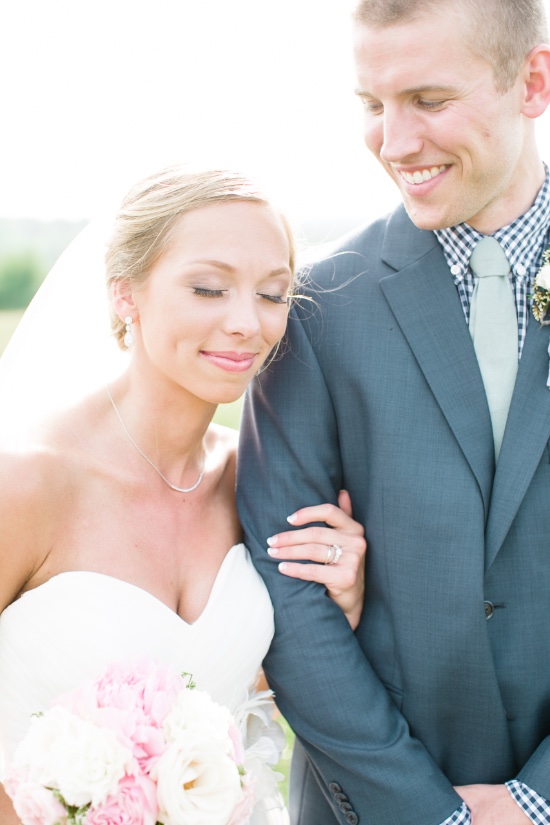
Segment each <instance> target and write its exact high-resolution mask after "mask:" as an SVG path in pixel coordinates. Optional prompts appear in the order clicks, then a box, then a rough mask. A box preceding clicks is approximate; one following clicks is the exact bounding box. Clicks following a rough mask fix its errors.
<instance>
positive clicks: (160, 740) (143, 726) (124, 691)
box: [58, 660, 185, 773]
mask: <svg viewBox="0 0 550 825" xmlns="http://www.w3.org/2000/svg"><path fill="white" fill-rule="evenodd" d="M184 687H185V682H184V680H183V679H182V677H181V676H178V675H177V674H175V673H174V672H173V671H172V670H171V669H170V668H168V667H165V666H164V665H159V664H156V663H154V662H151V661H148V660H141V661H139V662H137V663H133V664H130V665H129V664H125V665H120V664H115V665H111V667H109V668H108V669H107V670H106V671H105V672H104V673H103V674H102V675H101V676H100V677H99V678H98V679H96V680H95V682H93V683H91V684H90V683H88V684H87V685H85V686H83V687H81V688H78V689H77V690H74V691H71V692H70V693H67V694H65V695H64V696H63V697H61V698H60V700H59V702H58V703H59V704H62V705H63V706H64V707H66V708H68V709H69V710H72V711H73V712H74V713H76V714H77V715H79V716H81V717H84V718H87V719H89V720H90V721H92V722H94V723H95V724H97V725H99V726H100V727H106V728H110V729H111V730H113V731H115V733H116V735H117V737H118V739H119V740H120V742H122V744H124V745H125V746H126V747H128V748H130V749H131V750H132V752H133V754H134V756H135V758H136V759H137V761H138V764H139V766H140V769H141V770H142V771H144V772H145V773H149V771H150V770H151V767H152V765H153V764H154V762H155V761H156V760H157V759H158V757H159V756H160V755H161V754H162V753H163V751H164V748H165V738H164V732H163V730H162V723H163V722H164V719H165V717H166V716H167V714H168V712H169V711H170V709H171V708H172V706H173V704H174V702H175V699H176V696H177V695H178V693H179V692H180V691H181V690H182V689H183V688H184Z"/></svg>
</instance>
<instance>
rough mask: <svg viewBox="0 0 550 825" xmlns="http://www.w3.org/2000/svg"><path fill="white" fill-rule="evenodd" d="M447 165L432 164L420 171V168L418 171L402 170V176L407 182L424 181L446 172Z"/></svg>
mask: <svg viewBox="0 0 550 825" xmlns="http://www.w3.org/2000/svg"><path fill="white" fill-rule="evenodd" d="M445 169H446V167H445V166H444V165H443V166H432V167H431V168H430V169H423V170H422V171H420V170H419V169H418V170H417V171H416V172H413V173H411V172H401V173H400V174H401V177H402V178H403V180H405V181H406V182H407V183H412V184H416V183H424V182H425V181H427V180H431V179H432V178H436V177H437V176H438V175H440V174H441V172H444V171H445Z"/></svg>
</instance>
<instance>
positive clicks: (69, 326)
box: [0, 221, 128, 449]
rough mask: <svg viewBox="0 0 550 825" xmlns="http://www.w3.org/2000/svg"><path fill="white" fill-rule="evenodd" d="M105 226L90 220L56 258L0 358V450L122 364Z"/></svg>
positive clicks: (19, 443)
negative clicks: (114, 327) (109, 284)
mask: <svg viewBox="0 0 550 825" xmlns="http://www.w3.org/2000/svg"><path fill="white" fill-rule="evenodd" d="M110 228H111V224H110V223H108V222H106V221H94V222H92V223H91V224H90V225H89V226H87V227H86V228H85V229H84V230H83V231H82V232H81V233H80V234H79V235H78V237H77V238H76V239H75V240H74V241H73V242H72V243H71V244H70V246H69V247H68V248H67V249H66V250H65V252H64V253H63V254H62V255H61V257H60V258H59V260H58V261H57V263H56V264H55V266H54V267H53V269H52V270H51V271H50V273H49V274H48V276H47V277H46V280H45V281H44V283H43V284H42V286H41V287H40V289H39V290H38V292H37V294H36V296H35V297H34V298H33V300H32V302H31V303H30V305H29V307H28V309H27V311H26V312H25V314H24V316H23V318H22V319H21V322H20V324H19V326H18V327H17V329H16V331H15V332H14V334H13V336H12V339H11V340H10V342H9V344H8V346H7V347H6V350H5V352H4V354H3V355H2V357H1V358H0V447H1V448H2V449H21V448H22V447H24V446H25V443H26V442H27V439H28V437H29V432H30V431H31V430H32V429H33V428H34V427H35V426H36V424H38V423H39V422H40V421H43V420H44V419H45V418H46V417H48V416H50V415H51V414H52V413H53V412H55V411H56V410H60V409H62V408H65V407H68V406H70V405H72V404H73V403H75V402H76V401H78V400H79V399H81V398H83V397H84V396H85V395H87V394H88V393H90V392H92V391H93V390H94V389H96V388H98V387H100V386H101V385H104V384H105V383H107V382H108V381H110V380H112V379H113V378H114V377H115V376H116V375H118V374H119V373H120V372H122V370H123V369H124V367H125V366H126V364H127V363H128V355H127V354H126V353H123V352H122V351H121V350H120V349H119V347H118V345H117V343H116V341H115V339H114V338H113V336H112V334H111V329H110V318H109V303H108V298H107V289H106V286H105V264H104V253H105V246H106V242H107V239H108V237H109V231H110Z"/></svg>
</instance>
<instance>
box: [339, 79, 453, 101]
mask: <svg viewBox="0 0 550 825" xmlns="http://www.w3.org/2000/svg"><path fill="white" fill-rule="evenodd" d="M425 92H446V93H448V94H456V89H455V88H454V86H444V85H442V84H439V83H434V84H431V85H427V86H411V87H410V88H409V89H403V90H402V91H401V92H399V94H400V95H414V94H420V93H425ZM355 94H356V95H357V96H358V97H372V98H373V99H374V100H376V95H373V94H371V92H363V91H361V89H355Z"/></svg>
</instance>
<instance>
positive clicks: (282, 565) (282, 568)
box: [279, 561, 288, 573]
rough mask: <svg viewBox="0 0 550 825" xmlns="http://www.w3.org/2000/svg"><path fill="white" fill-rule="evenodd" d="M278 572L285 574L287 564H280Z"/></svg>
mask: <svg viewBox="0 0 550 825" xmlns="http://www.w3.org/2000/svg"><path fill="white" fill-rule="evenodd" d="M279 570H280V572H281V573H285V572H286V571H287V570H288V564H287V563H286V562H284V561H283V562H281V564H280V565H279Z"/></svg>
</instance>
